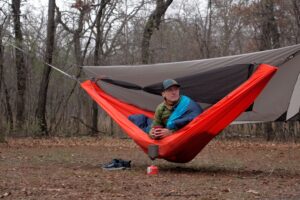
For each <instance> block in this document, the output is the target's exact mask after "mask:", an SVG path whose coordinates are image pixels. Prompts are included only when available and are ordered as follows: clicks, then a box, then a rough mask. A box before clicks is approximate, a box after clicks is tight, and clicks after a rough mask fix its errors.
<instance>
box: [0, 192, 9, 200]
mask: <svg viewBox="0 0 300 200" xmlns="http://www.w3.org/2000/svg"><path fill="white" fill-rule="evenodd" d="M9 195H11V192H5V193H4V194H2V195H1V196H0V198H1V199H2V198H5V197H8V196H9Z"/></svg>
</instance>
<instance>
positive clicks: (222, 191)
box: [0, 138, 300, 200]
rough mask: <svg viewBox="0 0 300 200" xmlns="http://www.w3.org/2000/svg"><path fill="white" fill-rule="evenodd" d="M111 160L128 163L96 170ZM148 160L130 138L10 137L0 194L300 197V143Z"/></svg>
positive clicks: (219, 147)
mask: <svg viewBox="0 0 300 200" xmlns="http://www.w3.org/2000/svg"><path fill="white" fill-rule="evenodd" d="M112 158H122V159H125V160H131V161H132V168H131V169H130V170H121V171H105V170H103V169H102V168H101V167H99V165H101V164H103V163H107V162H109V161H111V159H112ZM150 164H151V160H149V159H148V157H147V155H146V154H144V153H143V152H142V151H141V150H140V149H139V147H137V145H135V144H134V142H133V141H132V140H129V139H113V138H103V139H99V138H98V139H97V138H69V139H62V138H51V139H29V138H28V139H8V143H7V144H0V199H62V200H64V199H68V200H70V199H130V200H136V199H147V200H148V199H203V200H204V199H206V200H211V199H216V200H219V199H230V200H231V199H236V200H241V199H295V200H296V199H297V200H298V199H300V144H295V143H277V142H263V141H241V140H240V141H236V140H235V141H224V140H213V141H212V142H211V143H210V144H209V145H208V146H207V147H205V148H204V149H203V150H202V152H200V154H199V155H198V156H197V157H196V158H195V159H194V160H192V161H191V162H190V163H187V164H174V163H169V162H166V161H164V160H157V161H155V162H154V164H155V165H157V166H158V167H159V174H158V175H147V174H146V168H147V166H149V165H150Z"/></svg>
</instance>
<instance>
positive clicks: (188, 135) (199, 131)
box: [81, 64, 277, 163]
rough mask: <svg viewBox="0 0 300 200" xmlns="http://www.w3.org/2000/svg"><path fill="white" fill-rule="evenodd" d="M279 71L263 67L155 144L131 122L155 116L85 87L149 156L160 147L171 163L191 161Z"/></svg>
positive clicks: (161, 155) (93, 85) (91, 86)
mask: <svg viewBox="0 0 300 200" xmlns="http://www.w3.org/2000/svg"><path fill="white" fill-rule="evenodd" d="M276 70H277V68H276V67H273V66H270V65H267V64H261V65H259V66H258V68H257V69H256V70H255V72H254V73H253V74H252V76H251V77H250V78H249V79H248V80H247V81H245V82H244V83H243V84H241V85H240V86H239V87H237V88H236V89H235V90H233V91H232V92H230V93H229V94H228V95H226V96H225V97H224V98H223V99H221V100H220V101H219V102H217V103H216V104H214V105H213V106H211V107H210V108H208V109H207V110H205V111H204V112H203V113H202V114H200V115H199V116H198V117H196V118H195V119H194V120H193V121H192V122H190V123H189V124H188V125H186V126H185V127H184V128H182V129H180V130H179V131H177V132H175V133H173V134H172V135H171V136H168V137H166V138H163V139H161V140H152V139H150V138H149V137H148V135H147V134H146V133H145V132H143V131H142V130H141V129H140V128H139V127H137V126H136V125H135V124H133V123H132V122H131V121H130V120H128V116H129V115H132V114H144V115H146V116H148V117H150V118H153V116H154V113H153V112H149V111H146V110H143V109H140V108H138V107H136V106H133V105H130V104H127V103H126V102H122V101H120V100H118V99H116V98H114V97H112V96H110V95H108V94H107V93H105V92H104V90H102V89H101V88H100V87H99V86H98V85H97V84H96V83H95V82H93V81H90V80H88V81H85V82H83V83H82V84H81V87H82V88H83V89H84V90H85V91H86V92H87V93H88V94H89V95H90V96H91V97H92V99H93V100H95V101H96V102H97V103H98V104H99V105H100V106H101V107H102V108H103V109H104V110H105V111H106V112H107V113H108V114H109V115H110V116H111V117H112V118H113V119H114V120H115V121H116V122H117V123H118V124H119V125H120V126H121V127H122V128H123V129H124V131H125V132H126V133H127V134H128V136H129V137H131V138H132V139H133V140H134V141H135V142H136V143H137V144H138V145H139V146H140V147H141V148H142V150H143V151H144V152H145V153H147V152H148V146H149V145H151V144H156V145H158V146H159V157H158V158H163V159H165V160H168V161H171V162H177V163H185V162H189V161H191V160H192V159H193V158H194V157H195V156H196V155H197V154H198V153H199V152H200V151H201V150H202V149H203V148H204V147H205V146H206V145H207V144H208V143H209V142H210V140H212V139H213V138H214V137H215V136H216V135H218V134H219V133H220V132H221V131H222V130H223V129H224V128H225V127H226V126H228V125H229V124H230V123H231V122H232V121H233V120H235V119H236V118H237V117H238V116H239V115H240V114H241V113H242V112H243V111H245V110H246V109H247V108H248V107H249V106H250V105H251V104H252V103H253V102H254V100H255V98H256V97H257V96H258V95H259V94H260V92H261V91H262V90H263V88H264V87H265V86H266V85H267V83H268V82H269V80H270V79H271V78H272V76H273V75H274V74H275V72H276Z"/></svg>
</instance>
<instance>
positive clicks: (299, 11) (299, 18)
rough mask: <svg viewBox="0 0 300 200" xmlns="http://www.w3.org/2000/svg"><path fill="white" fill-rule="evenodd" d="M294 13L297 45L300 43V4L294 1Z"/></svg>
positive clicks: (296, 0)
mask: <svg viewBox="0 0 300 200" xmlns="http://www.w3.org/2000/svg"><path fill="white" fill-rule="evenodd" d="M292 3H293V11H294V16H295V20H296V25H297V35H296V43H299V41H300V2H299V1H298V0H292Z"/></svg>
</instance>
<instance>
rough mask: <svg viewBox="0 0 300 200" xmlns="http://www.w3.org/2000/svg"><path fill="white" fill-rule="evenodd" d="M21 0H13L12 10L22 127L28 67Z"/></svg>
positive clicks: (20, 123)
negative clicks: (22, 25)
mask: <svg viewBox="0 0 300 200" xmlns="http://www.w3.org/2000/svg"><path fill="white" fill-rule="evenodd" d="M20 8H21V0H12V11H13V19H14V32H15V42H16V46H17V47H18V48H15V54H16V71H17V98H16V101H17V102H16V105H17V114H16V119H17V128H18V129H20V128H22V126H23V125H24V122H25V105H26V98H25V92H26V82H27V69H26V65H25V61H24V54H23V52H22V51H21V50H20V49H23V35H22V28H21V20H20V17H21V10H20Z"/></svg>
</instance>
